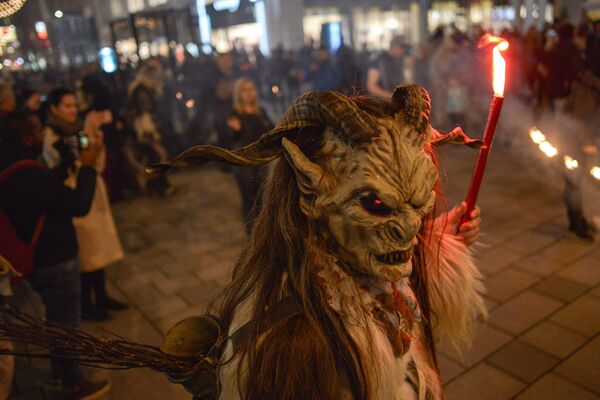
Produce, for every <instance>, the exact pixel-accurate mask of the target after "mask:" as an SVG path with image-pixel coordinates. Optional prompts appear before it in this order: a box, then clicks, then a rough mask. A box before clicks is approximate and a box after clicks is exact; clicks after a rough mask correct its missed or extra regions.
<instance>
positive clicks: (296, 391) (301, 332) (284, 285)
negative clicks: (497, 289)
mask: <svg viewBox="0 0 600 400" xmlns="http://www.w3.org/2000/svg"><path fill="white" fill-rule="evenodd" d="M357 103H359V104H360V103H361V100H357ZM366 103H367V102H366V101H365V104H364V106H363V107H362V108H366V109H368V111H369V112H373V113H374V112H376V111H377V110H379V111H378V112H377V113H378V114H380V115H381V114H382V111H383V114H386V111H384V110H385V108H383V110H382V108H380V107H379V104H376V103H373V102H370V101H369V102H368V104H366ZM322 129H323V128H304V129H301V130H300V131H299V132H297V133H296V134H295V135H294V136H295V137H290V139H293V140H294V142H295V144H296V145H297V146H299V147H300V148H301V149H302V151H303V153H304V154H305V155H306V156H307V157H308V158H309V159H311V160H313V161H315V162H318V160H316V158H317V157H318V151H319V149H320V148H321V147H322V134H321V131H322ZM432 153H433V152H432ZM299 201H300V193H299V190H298V186H297V183H296V177H295V174H294V171H293V169H292V168H291V166H290V165H289V164H288V162H287V161H286V160H285V159H284V158H283V157H282V158H280V159H279V160H278V161H277V162H276V165H275V167H274V169H273V171H272V173H271V176H270V177H269V179H268V180H267V182H266V184H265V186H264V187H263V190H262V208H261V210H260V212H259V213H258V216H257V218H256V220H255V222H254V227H253V230H252V232H251V234H250V237H249V238H248V241H247V243H246V246H245V248H244V249H243V251H242V254H241V256H240V258H239V260H238V262H237V263H236V265H235V268H234V271H233V278H232V282H231V283H230V284H229V285H228V286H227V287H226V288H225V290H224V291H223V292H222V293H221V294H220V296H219V297H218V298H217V300H216V302H215V303H214V304H213V305H212V306H211V308H212V309H214V311H215V312H216V313H217V314H218V315H219V316H220V317H221V318H222V320H223V322H224V324H225V326H229V325H230V324H231V322H232V320H233V317H234V313H235V311H236V307H238V306H239V305H240V304H242V303H243V302H244V301H247V300H251V301H252V302H253V304H254V305H253V309H252V312H251V315H252V318H253V319H252V320H251V322H250V331H251V334H250V335H249V339H248V340H247V341H246V344H245V346H243V347H242V348H241V349H239V350H238V354H237V356H239V357H240V361H239V362H240V364H239V365H243V366H244V368H239V369H238V371H239V372H238V382H239V389H240V394H241V397H242V398H243V399H245V400H258V399H283V400H288V399H315V400H316V399H340V398H347V397H348V395H350V396H351V398H353V399H356V400H359V399H360V400H369V399H370V398H371V397H372V393H373V388H372V387H371V386H372V385H373V384H374V382H373V381H372V380H371V379H369V378H370V377H369V373H368V371H369V368H367V367H368V366H367V365H365V359H364V356H363V355H361V351H360V349H359V348H358V346H357V344H356V343H355V341H354V340H353V339H352V337H351V336H350V334H349V333H348V331H347V330H346V328H345V326H344V324H343V322H342V321H341V319H340V318H339V316H338V315H337V313H336V312H335V311H334V310H333V309H332V308H331V307H330V305H329V304H328V302H327V299H326V296H325V295H324V293H323V290H322V288H321V287H320V286H319V285H318V284H317V282H318V279H317V278H316V272H317V271H318V268H319V265H322V263H324V262H325V261H324V260H323V256H324V255H325V254H323V252H322V251H321V249H315V248H311V247H314V246H313V245H312V244H314V243H318V240H314V239H316V235H317V231H318V229H319V226H317V225H316V224H315V222H313V221H309V220H308V219H307V217H306V216H305V215H304V214H303V213H302V212H301V210H300V207H299ZM429 218H430V219H431V216H430V217H429ZM428 226H429V224H426V223H425V224H423V227H422V232H421V234H420V235H419V241H420V242H421V241H422V240H423V238H426V237H427V236H428V235H426V234H425V229H427V227H428ZM311 243H312V244H311ZM420 247H422V246H420ZM414 263H415V264H417V265H415V268H414V271H415V272H414V273H413V275H414V277H411V283H412V284H413V285H414V286H416V287H415V289H417V290H415V291H416V292H417V296H418V300H419V303H420V305H421V307H422V308H423V307H424V308H425V309H423V310H422V311H423V312H424V315H425V317H426V319H428V317H429V310H428V301H427V295H426V293H427V291H426V290H427V289H426V285H427V283H426V279H425V274H424V271H423V263H424V260H423V257H416V258H415V262H414ZM419 292H421V293H419ZM423 293H424V294H423ZM287 296H291V297H293V298H295V299H296V301H297V302H298V303H299V304H300V305H301V306H302V309H303V313H302V314H300V315H297V316H295V317H291V318H288V319H287V320H284V321H282V322H279V323H277V324H276V325H275V326H273V327H272V328H271V329H270V330H269V331H268V332H267V333H265V334H262V335H261V333H260V328H261V324H262V322H263V321H266V320H267V317H268V314H269V310H270V309H271V308H272V307H273V306H274V305H275V304H276V303H277V302H278V301H280V300H281V299H282V298H284V297H287ZM425 327H426V331H429V333H426V337H427V338H428V342H429V343H428V347H429V350H430V355H431V357H435V356H434V354H435V353H434V349H433V339H432V335H431V332H430V327H429V325H428V324H426V325H425ZM242 370H245V371H247V373H243V374H242V372H241V371H242Z"/></svg>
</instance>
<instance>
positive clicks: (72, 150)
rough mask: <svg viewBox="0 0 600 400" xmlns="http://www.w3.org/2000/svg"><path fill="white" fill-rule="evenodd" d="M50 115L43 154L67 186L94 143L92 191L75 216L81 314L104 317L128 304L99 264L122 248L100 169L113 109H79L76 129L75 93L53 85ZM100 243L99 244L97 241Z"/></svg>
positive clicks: (111, 261)
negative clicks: (112, 291) (111, 290)
mask: <svg viewBox="0 0 600 400" xmlns="http://www.w3.org/2000/svg"><path fill="white" fill-rule="evenodd" d="M48 103H49V109H48V111H49V115H48V120H47V123H46V128H45V129H44V150H43V160H44V162H45V163H46V165H48V167H49V168H50V169H51V170H52V171H53V172H54V173H55V174H56V175H57V176H58V177H59V179H61V180H62V181H63V182H64V183H65V184H66V185H67V186H69V187H74V185H75V182H76V179H77V175H78V173H79V170H80V168H81V160H80V154H81V153H82V151H83V150H84V149H85V148H86V147H88V146H94V147H95V148H97V149H98V157H97V159H96V164H95V166H94V167H95V169H96V172H97V178H96V180H97V182H96V191H95V194H94V200H93V202H92V206H91V209H90V212H89V213H88V214H86V215H85V216H80V217H78V218H74V220H73V224H74V226H75V232H76V234H77V241H78V244H79V261H80V263H81V315H82V319H84V320H88V321H96V322H100V321H106V320H108V319H109V314H108V310H123V309H126V308H127V305H126V304H125V303H123V302H120V301H118V300H116V299H114V298H113V297H111V296H110V295H109V294H108V292H107V290H106V285H105V277H104V268H105V267H107V266H108V265H111V264H114V263H115V262H117V261H119V260H120V259H122V258H123V250H122V247H121V243H120V241H119V237H118V234H117V230H116V228H115V224H114V220H113V217H112V212H111V207H110V203H109V200H108V194H107V189H106V184H105V182H104V179H103V178H102V172H103V171H104V168H105V166H106V151H105V148H104V135H103V132H102V130H101V127H102V125H104V124H105V123H107V122H110V121H111V119H112V115H111V114H110V111H108V110H106V109H102V110H97V109H93V107H92V108H90V110H88V111H87V112H86V113H85V114H83V118H82V119H83V132H81V131H80V129H79V128H80V124H79V110H78V107H77V101H76V98H75V94H74V93H73V92H71V91H69V90H67V89H63V88H58V89H54V90H53V91H51V92H50V94H49V95H48ZM100 244H101V245H100Z"/></svg>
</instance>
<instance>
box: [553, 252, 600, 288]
mask: <svg viewBox="0 0 600 400" xmlns="http://www.w3.org/2000/svg"><path fill="white" fill-rule="evenodd" d="M558 276H560V277H562V278H567V279H570V280H572V281H575V282H578V283H580V284H582V285H585V286H594V285H597V284H599V283H600V257H598V256H596V255H595V254H591V255H589V256H586V257H583V258H582V259H579V260H577V262H576V263H574V264H572V265H570V266H568V267H566V268H564V269H561V270H560V271H559V272H558Z"/></svg>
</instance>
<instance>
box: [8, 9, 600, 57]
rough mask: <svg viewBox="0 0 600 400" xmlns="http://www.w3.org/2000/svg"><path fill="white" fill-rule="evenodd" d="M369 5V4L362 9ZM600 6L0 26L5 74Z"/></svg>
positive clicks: (64, 17) (368, 44)
mask: <svg viewBox="0 0 600 400" xmlns="http://www.w3.org/2000/svg"><path fill="white" fill-rule="evenodd" d="M365 3H368V5H366V4H365ZM598 3H599V2H598V1H597V0H574V1H566V0H553V1H552V0H455V1H433V0H370V1H368V2H364V1H361V0H85V1H77V2H73V1H66V0H28V1H27V3H26V4H25V6H24V7H23V9H22V10H21V11H19V12H18V13H16V14H15V15H13V16H10V17H8V18H3V19H2V20H1V21H0V54H1V55H2V56H3V57H5V60H6V59H8V60H9V61H5V60H3V64H2V65H4V66H6V65H8V63H9V62H10V63H11V65H13V64H14V62H15V61H17V60H18V62H22V63H25V64H29V63H30V64H32V65H33V66H34V67H36V68H44V66H45V65H46V64H48V63H58V64H61V65H65V66H67V65H80V64H83V63H86V62H89V61H90V60H93V59H94V58H95V57H97V54H98V50H99V49H100V48H102V47H105V46H110V47H114V48H115V50H116V52H117V54H119V55H120V57H121V60H122V61H132V62H137V61H139V60H140V59H142V60H143V59H146V58H149V57H152V56H165V57H167V56H170V57H175V58H176V57H179V56H181V54H183V53H184V52H186V51H187V52H188V53H189V54H192V55H197V54H199V53H200V52H202V51H204V52H206V53H208V52H210V51H214V50H216V51H219V52H223V51H228V50H230V49H232V48H233V47H234V46H235V47H237V48H241V47H244V48H246V49H250V48H252V47H254V46H258V47H259V48H260V49H261V51H262V52H263V54H266V55H268V54H269V52H270V51H271V49H273V48H275V47H277V46H282V47H283V48H284V49H288V50H291V49H298V48H300V47H302V46H303V45H304V44H305V43H307V42H309V41H312V42H313V43H323V44H326V45H327V46H329V47H331V48H333V49H335V48H336V47H338V46H340V45H341V43H342V41H343V43H345V44H349V45H352V46H354V47H355V48H362V47H365V48H367V49H369V50H379V49H383V48H386V47H387V46H388V44H389V41H390V39H391V38H392V37H393V36H396V35H401V36H403V37H404V38H405V39H406V42H407V43H408V44H412V45H416V44H419V43H422V42H423V41H424V40H426V39H427V37H428V35H429V34H430V33H431V32H433V31H434V30H435V29H436V28H437V27H439V26H449V25H450V24H453V25H454V26H456V27H458V28H459V29H461V30H465V31H469V30H471V29H474V28H475V27H477V26H481V27H483V28H484V29H492V30H495V31H500V30H501V29H503V28H505V27H509V26H511V27H512V26H516V27H520V28H521V29H522V30H526V29H528V28H529V27H530V26H532V25H537V26H538V27H540V28H541V27H542V26H543V25H544V24H545V23H546V22H551V21H552V20H553V18H554V16H555V15H560V16H567V17H568V18H569V19H570V20H571V21H572V22H575V23H577V22H579V19H580V18H581V15H582V11H587V12H588V13H589V14H590V15H595V14H594V13H597V10H600V4H598ZM67 38H68V40H66V39H67Z"/></svg>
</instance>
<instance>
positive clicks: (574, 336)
mask: <svg viewBox="0 0 600 400" xmlns="http://www.w3.org/2000/svg"><path fill="white" fill-rule="evenodd" d="M521 340H522V341H524V342H526V343H528V344H529V345H531V346H533V347H537V348H538V349H540V350H543V351H545V352H546V353H548V354H552V355H553V356H555V357H560V358H564V357H566V356H568V355H569V354H571V353H572V352H573V351H575V349H577V348H579V347H580V346H581V345H583V344H584V343H585V342H586V341H587V338H586V337H585V336H583V335H580V334H578V333H575V332H573V331H571V330H568V329H565V328H563V327H561V326H560V325H556V324H553V323H550V322H545V321H544V322H541V323H540V324H539V325H537V326H535V327H534V328H532V329H530V330H529V331H527V332H526V333H525V334H524V335H523V336H521Z"/></svg>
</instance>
